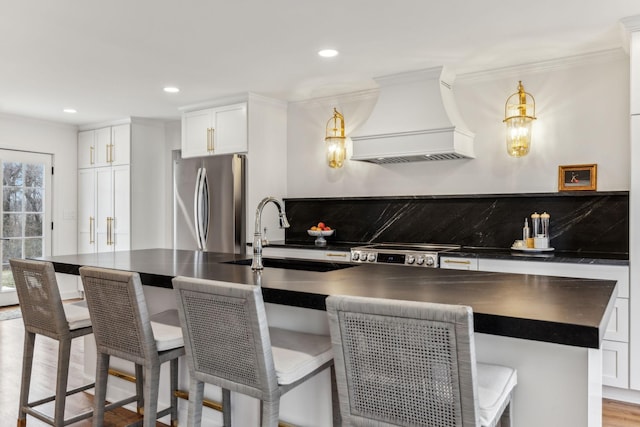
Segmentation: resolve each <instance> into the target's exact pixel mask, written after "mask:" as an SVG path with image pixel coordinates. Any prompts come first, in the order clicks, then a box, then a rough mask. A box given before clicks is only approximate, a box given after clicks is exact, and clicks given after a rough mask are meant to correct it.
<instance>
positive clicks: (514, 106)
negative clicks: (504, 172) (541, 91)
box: [503, 81, 536, 157]
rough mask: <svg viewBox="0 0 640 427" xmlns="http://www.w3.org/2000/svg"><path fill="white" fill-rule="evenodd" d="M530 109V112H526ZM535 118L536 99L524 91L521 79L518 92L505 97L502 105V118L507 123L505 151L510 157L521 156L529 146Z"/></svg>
mask: <svg viewBox="0 0 640 427" xmlns="http://www.w3.org/2000/svg"><path fill="white" fill-rule="evenodd" d="M529 111H532V114H528V112H529ZM535 119H536V101H535V99H534V98H533V96H532V95H531V94H530V93H527V92H525V91H524V86H522V81H519V82H518V92H516V93H514V94H512V95H511V96H509V98H507V102H506V103H505V105H504V120H503V122H504V123H506V124H507V153H509V155H510V156H512V157H523V156H526V155H527V154H528V153H529V149H530V147H531V123H533V121H534V120H535Z"/></svg>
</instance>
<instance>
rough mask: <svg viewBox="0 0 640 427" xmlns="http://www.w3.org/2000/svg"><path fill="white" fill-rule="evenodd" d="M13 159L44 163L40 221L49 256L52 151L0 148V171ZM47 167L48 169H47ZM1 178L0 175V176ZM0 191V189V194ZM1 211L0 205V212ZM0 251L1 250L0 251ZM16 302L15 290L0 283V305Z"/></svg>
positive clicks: (51, 215)
mask: <svg viewBox="0 0 640 427" xmlns="http://www.w3.org/2000/svg"><path fill="white" fill-rule="evenodd" d="M5 160H8V161H15V162H19V163H44V165H45V177H44V179H45V182H44V189H45V199H44V202H43V203H44V219H43V221H42V226H43V238H44V249H43V256H50V255H51V251H52V248H53V232H52V229H51V224H53V205H54V203H53V196H54V195H53V179H54V178H53V167H54V155H53V153H43V152H36V151H26V150H13V149H4V148H0V172H1V171H2V170H3V169H2V167H1V162H3V161H5ZM47 168H48V170H47ZM0 178H1V177H0ZM1 193H2V192H1V191H0V194H1ZM2 213H3V210H2V208H1V207H0V214H2ZM0 231H2V223H0ZM0 237H2V235H1V234H0ZM0 253H1V252H0ZM16 304H18V296H17V294H16V292H15V290H10V289H6V288H4V287H3V286H2V283H0V307H1V306H6V305H16Z"/></svg>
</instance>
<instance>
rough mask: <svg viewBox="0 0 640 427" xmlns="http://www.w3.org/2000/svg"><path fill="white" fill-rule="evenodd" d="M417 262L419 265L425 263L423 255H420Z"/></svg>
mask: <svg viewBox="0 0 640 427" xmlns="http://www.w3.org/2000/svg"><path fill="white" fill-rule="evenodd" d="M416 264H418V265H422V264H424V257H423V256H422V255H420V256H419V257H418V259H416Z"/></svg>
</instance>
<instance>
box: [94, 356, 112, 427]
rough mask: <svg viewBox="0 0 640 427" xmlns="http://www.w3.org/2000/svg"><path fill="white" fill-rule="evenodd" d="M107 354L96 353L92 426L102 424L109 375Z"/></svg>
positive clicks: (100, 426)
mask: <svg viewBox="0 0 640 427" xmlns="http://www.w3.org/2000/svg"><path fill="white" fill-rule="evenodd" d="M109 359H110V356H109V355H108V354H103V353H98V359H97V367H96V388H95V396H94V405H93V406H94V407H93V427H102V425H103V424H104V405H105V400H106V399H107V380H108V377H109Z"/></svg>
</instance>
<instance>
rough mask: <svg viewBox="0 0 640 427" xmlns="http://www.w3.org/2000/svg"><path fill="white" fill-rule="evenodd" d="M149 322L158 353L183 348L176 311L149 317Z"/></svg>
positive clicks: (163, 312) (180, 328) (167, 311)
mask: <svg viewBox="0 0 640 427" xmlns="http://www.w3.org/2000/svg"><path fill="white" fill-rule="evenodd" d="M150 320H151V329H152V330H153V337H154V338H155V340H156V347H157V348H158V351H166V350H171V349H173V348H178V347H183V346H184V339H183V338H182V327H181V326H180V319H179V317H178V310H176V309H173V310H166V311H162V312H160V313H157V314H154V315H153V316H151V317H150Z"/></svg>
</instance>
